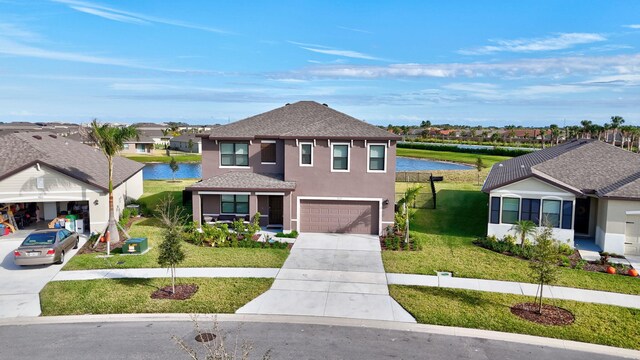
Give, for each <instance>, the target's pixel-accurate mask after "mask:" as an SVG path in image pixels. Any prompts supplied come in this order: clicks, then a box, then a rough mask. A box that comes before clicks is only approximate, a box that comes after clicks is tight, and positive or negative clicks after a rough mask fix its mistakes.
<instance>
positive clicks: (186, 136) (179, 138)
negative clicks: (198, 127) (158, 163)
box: [171, 133, 202, 143]
mask: <svg viewBox="0 0 640 360" xmlns="http://www.w3.org/2000/svg"><path fill="white" fill-rule="evenodd" d="M196 135H197V134H194V133H186V134H182V135H180V136H176V137H174V138H172V139H171V141H189V139H191V140H192V141H193V142H194V143H199V142H202V138H201V137H199V136H196Z"/></svg>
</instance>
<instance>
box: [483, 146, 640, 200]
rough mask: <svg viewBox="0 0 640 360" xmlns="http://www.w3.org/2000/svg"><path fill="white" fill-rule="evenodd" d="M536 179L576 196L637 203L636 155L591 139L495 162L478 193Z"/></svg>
mask: <svg viewBox="0 0 640 360" xmlns="http://www.w3.org/2000/svg"><path fill="white" fill-rule="evenodd" d="M528 177H536V178H539V179H541V180H543V181H546V182H549V183H551V184H554V185H556V186H558V187H561V188H564V189H566V190H569V191H571V192H573V193H575V194H577V195H588V194H591V195H596V196H598V197H608V198H619V199H640V155H638V154H636V153H632V152H630V151H626V150H623V149H620V148H617V147H614V146H612V145H610V144H606V143H604V142H601V141H598V140H593V139H578V140H572V141H568V142H566V143H564V144H561V145H558V146H553V147H550V148H547V149H543V150H538V151H534V152H532V153H529V154H525V155H522V156H518V157H515V158H512V159H509V160H505V161H502V162H499V163H497V164H495V165H493V167H492V168H491V172H490V173H489V176H488V177H487V180H486V181H485V183H484V186H483V187H482V191H484V192H489V191H491V190H493V189H496V188H499V187H502V186H505V185H508V184H511V183H514V182H516V181H519V180H523V179H526V178H528Z"/></svg>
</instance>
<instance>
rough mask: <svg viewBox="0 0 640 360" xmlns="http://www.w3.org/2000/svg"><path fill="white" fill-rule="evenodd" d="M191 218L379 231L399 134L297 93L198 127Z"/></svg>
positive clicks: (389, 212)
mask: <svg viewBox="0 0 640 360" xmlns="http://www.w3.org/2000/svg"><path fill="white" fill-rule="evenodd" d="M201 136H203V139H202V179H203V180H202V181H200V182H198V183H196V184H194V185H192V186H190V187H189V188H187V190H190V191H191V192H192V196H193V219H194V221H195V222H202V221H215V220H216V219H217V218H219V217H220V216H223V215H225V214H226V215H227V216H229V215H233V216H247V215H248V216H254V214H255V213H256V212H259V213H260V216H261V218H260V224H261V225H262V226H268V225H271V226H274V227H278V226H282V227H283V229H284V231H285V232H286V231H291V230H297V231H299V232H339V233H362V234H380V233H381V232H382V230H383V229H384V228H385V227H386V226H388V225H391V224H393V216H394V194H395V168H396V141H397V140H399V139H400V137H399V136H397V135H394V134H391V133H389V132H387V131H385V130H382V129H380V128H378V127H376V126H373V125H370V124H367V123H365V122H364V121H361V120H358V119H356V118H353V117H351V116H349V115H346V114H344V113H341V112H339V111H336V110H333V109H331V108H330V107H328V106H327V105H325V104H319V103H317V102H313V101H300V102H297V103H294V104H287V105H285V106H283V107H280V108H277V109H275V110H271V111H268V112H266V113H263V114H259V115H256V116H252V117H249V118H247V119H244V120H240V121H237V122H234V123H231V124H227V125H224V126H220V127H217V128H215V129H214V130H213V131H212V132H211V133H209V134H204V135H201Z"/></svg>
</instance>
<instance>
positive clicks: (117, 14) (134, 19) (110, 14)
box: [51, 0, 229, 34]
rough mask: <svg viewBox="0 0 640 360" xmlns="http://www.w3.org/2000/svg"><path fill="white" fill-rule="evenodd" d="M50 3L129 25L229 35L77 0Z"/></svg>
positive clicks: (55, 0) (193, 25)
mask: <svg viewBox="0 0 640 360" xmlns="http://www.w3.org/2000/svg"><path fill="white" fill-rule="evenodd" d="M51 1H53V2H57V3H60V4H64V5H67V6H68V7H69V8H71V9H73V10H76V11H80V12H82V13H85V14H90V15H94V16H99V17H101V18H104V19H108V20H113V21H119V22H124V23H129V24H137V25H144V24H149V23H157V24H164V25H172V26H178V27H183V28H187V29H196V30H202V31H208V32H214V33H220V34H229V32H228V31H226V30H221V29H217V28H212V27H208V26H201V25H196V24H191V23H187V22H183V21H179V20H172V19H165V18H160V17H155V16H149V15H144V14H140V13H135V12H130V11H124V10H119V9H116V8H112V7H107V6H104V5H100V4H95V3H91V2H87V1H79V0H51Z"/></svg>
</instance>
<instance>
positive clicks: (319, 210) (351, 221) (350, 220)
mask: <svg viewBox="0 0 640 360" xmlns="http://www.w3.org/2000/svg"><path fill="white" fill-rule="evenodd" d="M299 215H300V231H303V232H328V233H353V234H378V203H377V202H371V201H335V200H331V201H325V200H303V201H301V202H300V214H299Z"/></svg>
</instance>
